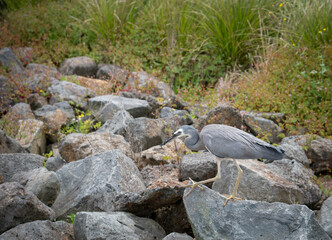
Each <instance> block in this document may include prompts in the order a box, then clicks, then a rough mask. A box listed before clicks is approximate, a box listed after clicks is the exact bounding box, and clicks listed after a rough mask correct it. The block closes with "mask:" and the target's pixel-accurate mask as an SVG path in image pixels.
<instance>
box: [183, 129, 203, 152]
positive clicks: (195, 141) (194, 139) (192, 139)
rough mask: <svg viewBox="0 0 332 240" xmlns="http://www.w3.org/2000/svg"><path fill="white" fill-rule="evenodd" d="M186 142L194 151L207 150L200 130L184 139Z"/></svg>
mask: <svg viewBox="0 0 332 240" xmlns="http://www.w3.org/2000/svg"><path fill="white" fill-rule="evenodd" d="M184 144H185V145H186V147H187V148H189V149H190V150H192V151H199V150H205V145H204V144H203V141H202V140H201V138H200V137H199V134H198V132H195V133H194V134H193V135H192V136H189V137H187V138H186V139H185V140H184Z"/></svg>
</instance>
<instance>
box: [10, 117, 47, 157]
mask: <svg viewBox="0 0 332 240" xmlns="http://www.w3.org/2000/svg"><path fill="white" fill-rule="evenodd" d="M18 124H19V130H18V133H17V135H16V136H15V140H16V141H18V142H19V144H20V145H21V146H22V147H23V148H24V149H26V150H28V152H30V153H34V154H43V153H45V151H46V135H45V129H44V122H42V121H39V120H36V119H26V120H20V121H19V122H18Z"/></svg>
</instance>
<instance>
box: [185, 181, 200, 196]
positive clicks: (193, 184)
mask: <svg viewBox="0 0 332 240" xmlns="http://www.w3.org/2000/svg"><path fill="white" fill-rule="evenodd" d="M189 180H190V181H191V183H192V184H190V185H185V186H181V188H186V187H191V189H190V191H189V192H188V193H187V194H186V195H184V197H183V198H186V197H187V196H188V195H189V194H190V193H191V192H192V191H193V190H194V188H195V187H199V188H200V189H201V190H203V188H202V187H201V186H199V185H201V184H200V183H199V182H198V183H197V182H195V181H194V180H192V179H191V178H189Z"/></svg>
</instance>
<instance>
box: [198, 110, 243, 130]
mask: <svg viewBox="0 0 332 240" xmlns="http://www.w3.org/2000/svg"><path fill="white" fill-rule="evenodd" d="M208 124H223V125H228V126H232V127H236V128H239V129H241V127H242V125H243V122H242V116H241V114H240V111H239V110H238V109H236V108H234V107H233V106H230V105H228V104H221V105H219V106H217V107H215V108H213V109H212V110H210V111H209V112H208V113H207V114H205V115H203V116H202V117H200V118H199V119H198V124H197V128H198V129H199V130H201V129H202V128H203V127H204V126H206V125H208Z"/></svg>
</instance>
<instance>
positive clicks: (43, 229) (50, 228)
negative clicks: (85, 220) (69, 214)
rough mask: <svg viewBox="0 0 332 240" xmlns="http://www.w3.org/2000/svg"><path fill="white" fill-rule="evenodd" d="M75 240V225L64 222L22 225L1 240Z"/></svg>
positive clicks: (37, 222)
mask: <svg viewBox="0 0 332 240" xmlns="http://www.w3.org/2000/svg"><path fill="white" fill-rule="evenodd" d="M9 239H10V240H22V239H24V240H55V239H57V240H74V228H73V225H72V224H70V223H67V222H63V221H56V222H51V221H49V220H45V221H40V220H39V221H34V222H29V223H24V224H20V225H18V226H17V227H15V228H12V229H10V230H8V231H7V232H5V233H3V234H2V235H0V240H9Z"/></svg>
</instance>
